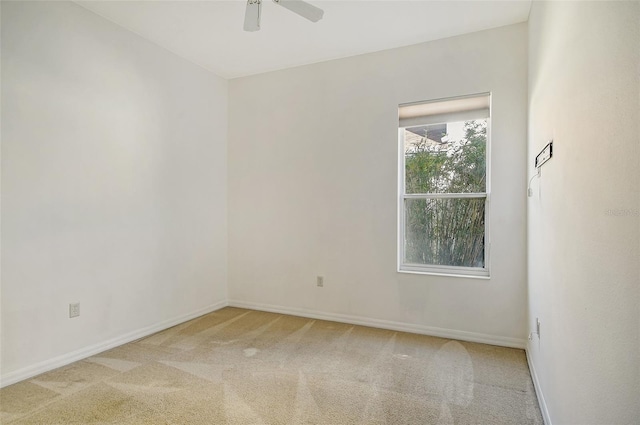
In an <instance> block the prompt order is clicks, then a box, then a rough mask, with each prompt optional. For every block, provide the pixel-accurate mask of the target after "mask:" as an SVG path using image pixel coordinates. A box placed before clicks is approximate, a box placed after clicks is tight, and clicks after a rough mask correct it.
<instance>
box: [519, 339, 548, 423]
mask: <svg viewBox="0 0 640 425" xmlns="http://www.w3.org/2000/svg"><path fill="white" fill-rule="evenodd" d="M525 353H526V354H527V363H528V364H529V371H530V372H531V380H532V381H533V388H534V389H535V390H536V396H537V397H538V405H539V406H540V412H541V413H542V420H544V423H545V425H552V424H551V418H550V417H549V409H547V402H546V401H545V399H544V394H542V388H541V387H540V381H538V374H537V373H536V368H535V367H534V366H533V363H532V362H531V356H530V355H529V348H528V347H527V348H526V349H525Z"/></svg>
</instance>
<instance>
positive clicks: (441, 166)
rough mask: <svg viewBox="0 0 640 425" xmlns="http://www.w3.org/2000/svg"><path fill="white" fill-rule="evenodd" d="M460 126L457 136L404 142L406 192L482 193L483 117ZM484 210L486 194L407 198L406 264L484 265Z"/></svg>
mask: <svg viewBox="0 0 640 425" xmlns="http://www.w3.org/2000/svg"><path fill="white" fill-rule="evenodd" d="M463 128H464V136H463V137H461V138H460V140H446V137H444V138H443V137H438V138H437V139H442V140H445V141H444V142H442V141H441V140H440V141H434V140H432V139H429V138H427V137H421V138H416V137H414V139H417V140H415V141H413V142H412V143H409V144H408V145H406V146H405V190H406V193H407V194H434V193H484V192H486V146H487V121H486V120H475V121H466V122H465V123H464V127H463ZM405 131H406V130H405ZM441 136H446V135H441ZM484 210H485V198H484V197H481V198H427V199H406V200H405V259H404V260H405V263H412V264H429V265H446V266H464V267H484V248H485V247H484V236H485V235H484V231H485V223H484V217H485V211H484Z"/></svg>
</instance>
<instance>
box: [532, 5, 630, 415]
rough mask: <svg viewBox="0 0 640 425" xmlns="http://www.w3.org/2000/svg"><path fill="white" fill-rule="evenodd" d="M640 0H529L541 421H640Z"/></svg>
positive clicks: (535, 345)
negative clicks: (538, 159) (538, 163)
mask: <svg viewBox="0 0 640 425" xmlns="http://www.w3.org/2000/svg"><path fill="white" fill-rule="evenodd" d="M639 28H640V3H639V2H637V1H636V2H604V3H599V2H553V3H542V2H534V4H533V9H532V12H531V17H530V21H529V53H530V57H529V59H530V65H529V154H528V156H529V160H528V167H527V168H528V169H529V172H530V173H532V168H533V167H532V164H533V160H534V157H535V155H536V154H537V153H538V152H539V151H540V149H541V148H542V147H543V146H544V145H545V144H546V143H547V141H548V139H553V141H554V156H553V158H552V159H551V160H550V161H549V162H548V163H547V164H546V165H544V166H543V167H542V177H541V178H540V180H538V181H535V182H534V183H533V188H534V196H533V197H532V198H531V199H530V201H529V204H528V214H529V225H528V226H529V238H528V241H529V242H528V245H529V323H530V324H531V326H533V323H535V318H536V317H539V318H540V320H541V325H542V326H541V337H540V339H539V340H538V339H537V338H536V339H534V341H533V342H532V343H531V344H530V345H529V347H528V349H529V354H530V358H531V362H532V365H533V370H534V372H535V374H536V375H537V378H538V388H539V389H540V390H541V391H542V394H543V395H544V400H545V401H546V408H547V413H548V419H551V421H550V422H552V423H553V424H554V425H558V424H632V423H633V424H637V423H638V418H640V410H639V407H638V406H639V404H638V400H640V342H639V336H640V316H639V314H640V298H639V296H640V260H639V258H640V197H639V194H638V193H639V192H638V188H639V187H640V150H639V146H638V145H639V140H640V133H639V124H638V123H639V122H640V105H639V104H640V84H639V78H640V77H639V74H638V70H639V69H640V60H639V56H640V31H639Z"/></svg>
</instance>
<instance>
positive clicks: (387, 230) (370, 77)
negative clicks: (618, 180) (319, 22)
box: [228, 24, 527, 345]
mask: <svg viewBox="0 0 640 425" xmlns="http://www.w3.org/2000/svg"><path fill="white" fill-rule="evenodd" d="M526 31H527V27H526V24H519V25H514V26H509V27H503V28H499V29H495V30H490V31H484V32H480V33H474V34H470V35H465V36H460V37H455V38H449V39H445V40H440V41H435V42H431V43H425V44H419V45H415V46H410V47H406V48H401V49H394V50H389V51H383V52H379V53H374V54H367V55H363V56H357V57H352V58H347V59H341V60H336V61H330V62H324V63H319V64H314V65H309V66H304V67H300V68H293V69H288V70H283V71H277V72H272V73H267V74H262V75H258V76H253V77H246V78H240V79H236V80H231V81H230V85H229V101H230V103H229V163H228V165H229V292H230V302H231V303H232V304H236V305H245V306H252V307H258V308H268V309H279V310H281V311H292V312H293V311H295V312H297V313H300V314H315V315H318V314H322V315H324V317H326V316H327V315H329V316H330V317H338V316H335V315H342V316H340V318H341V319H358V318H360V319H366V320H369V321H370V320H372V319H373V320H382V321H389V322H393V323H395V324H403V325H408V326H412V327H413V328H412V329H414V330H417V331H424V332H430V333H433V332H434V331H438V330H439V329H440V330H445V331H446V332H445V333H447V332H448V333H449V334H453V333H455V334H456V335H457V336H458V337H461V338H476V339H477V338H478V337H480V339H482V338H484V339H485V340H488V341H492V342H495V343H500V344H507V345H509V344H511V345H524V341H523V340H524V338H525V335H526V283H525V280H526V279H525V278H526V264H525V261H526V224H525V216H526V180H525V177H526V176H525V174H526V171H525V160H526V97H527V90H526V78H527V77H526V72H527V41H526V40H527V38H526V37H527V34H526ZM489 91H490V92H492V94H493V111H492V112H493V124H492V125H493V127H492V132H493V133H492V136H493V137H492V155H491V161H492V165H493V168H492V180H491V185H492V206H491V226H492V233H491V237H492V242H493V250H492V254H493V255H492V263H491V275H492V277H491V279H490V280H479V279H470V278H453V277H438V276H425V275H410V274H399V273H397V272H396V227H397V225H396V220H397V172H398V165H397V131H398V105H399V104H400V103H405V102H411V101H421V100H428V99H437V98H442V97H450V96H457V95H464V94H472V93H480V92H489ZM316 275H323V276H324V277H325V282H324V283H325V285H324V288H317V287H316ZM393 323H392V324H393ZM378 324H382V325H384V323H380V322H379V323H378ZM386 324H387V325H389V323H386ZM436 328H438V329H436ZM449 331H450V332H449ZM452 332H453V333H452Z"/></svg>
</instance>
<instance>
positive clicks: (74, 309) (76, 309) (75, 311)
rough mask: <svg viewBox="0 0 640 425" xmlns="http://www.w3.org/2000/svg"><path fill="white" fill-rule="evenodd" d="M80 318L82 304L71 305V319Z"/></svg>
mask: <svg viewBox="0 0 640 425" xmlns="http://www.w3.org/2000/svg"><path fill="white" fill-rule="evenodd" d="M78 316H80V303H73V304H69V318H71V317H78Z"/></svg>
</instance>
